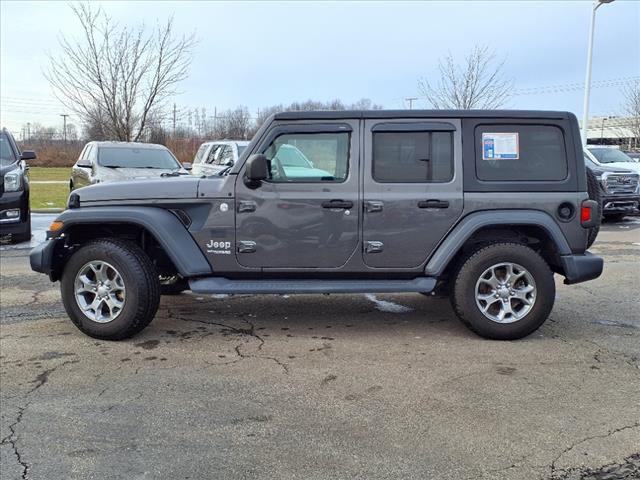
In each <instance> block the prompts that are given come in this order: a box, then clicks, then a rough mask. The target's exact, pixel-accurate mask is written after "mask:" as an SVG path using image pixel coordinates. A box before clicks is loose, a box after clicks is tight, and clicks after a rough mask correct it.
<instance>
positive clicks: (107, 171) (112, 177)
mask: <svg viewBox="0 0 640 480" xmlns="http://www.w3.org/2000/svg"><path fill="white" fill-rule="evenodd" d="M175 171H176V170H175V169H173V170H172V169H169V168H108V167H100V170H99V174H98V178H99V179H100V181H101V182H114V181H118V182H119V181H122V180H135V179H141V178H158V177H160V176H162V174H163V173H172V172H175ZM177 171H178V172H180V173H183V174H188V172H187V171H186V170H184V169H182V168H181V169H179V170H177Z"/></svg>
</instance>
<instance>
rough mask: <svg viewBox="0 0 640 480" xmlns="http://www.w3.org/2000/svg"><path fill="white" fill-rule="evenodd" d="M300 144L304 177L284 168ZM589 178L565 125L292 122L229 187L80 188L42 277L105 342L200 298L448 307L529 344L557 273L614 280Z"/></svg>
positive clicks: (361, 114)
mask: <svg viewBox="0 0 640 480" xmlns="http://www.w3.org/2000/svg"><path fill="white" fill-rule="evenodd" d="M292 147H295V149H296V150H297V151H299V152H301V153H302V154H303V156H304V158H305V159H307V160H308V163H304V162H303V163H301V164H300V165H298V166H296V168H290V167H287V166H286V165H283V162H284V160H283V159H284V158H287V155H285V154H283V152H288V151H290V150H291V148H292ZM588 175H590V174H588V173H587V171H586V169H585V164H584V158H583V155H582V146H581V143H580V133H579V130H578V123H577V121H576V118H575V117H574V115H572V114H570V113H566V112H543V111H445V110H438V111H415V110H414V111H406V110H402V111H346V112H289V113H280V114H277V115H275V116H272V117H271V118H269V119H268V121H267V122H265V124H264V125H263V126H262V127H261V129H260V130H259V131H258V132H257V133H256V135H255V137H254V138H253V140H252V141H251V143H250V144H249V146H248V147H247V148H246V150H245V151H244V152H243V154H242V155H241V156H240V158H239V160H238V161H237V162H235V163H234V165H233V166H231V167H230V168H229V169H228V170H226V171H223V172H222V174H219V175H212V176H207V177H193V176H189V177H172V178H162V179H158V180H149V181H146V182H136V181H129V182H119V183H114V184H105V185H95V186H91V187H88V188H83V189H80V190H77V191H74V192H73V193H72V194H71V195H70V197H69V205H68V207H69V208H68V210H66V211H65V212H63V213H62V214H61V215H60V216H59V217H58V218H57V219H56V221H55V222H53V224H52V225H51V227H50V231H49V234H48V236H49V240H48V241H47V242H45V243H44V244H42V245H40V246H38V247H37V248H35V249H34V250H33V251H32V252H31V266H32V268H33V269H34V270H35V271H38V272H43V273H46V274H47V275H49V277H50V279H51V280H52V281H56V280H59V281H60V284H61V292H62V301H63V303H64V306H65V308H66V311H67V313H68V314H69V317H70V318H71V320H72V321H73V322H74V324H75V325H76V326H77V327H78V328H79V329H80V330H82V331H83V332H85V333H86V334H88V335H90V336H93V337H96V338H104V339H111V340H115V339H122V338H127V337H130V336H132V335H134V334H136V333H137V332H139V331H140V330H142V329H143V328H144V327H145V326H146V325H148V324H149V322H150V321H151V320H152V319H153V317H154V315H155V313H156V310H157V309H158V302H159V299H160V295H161V293H162V292H165V293H177V292H180V291H182V290H186V289H190V290H192V291H193V292H195V293H201V294H213V293H228V294H233V293H253V294H266V293H277V294H279V293H304V294H310V293H364V292H372V293H385V292H416V293H423V294H445V295H448V296H449V297H450V298H451V302H452V305H453V308H454V310H455V312H456V314H457V315H458V316H459V317H460V319H461V320H462V321H463V322H464V323H465V324H466V325H467V326H469V328H471V329H472V330H473V331H475V332H476V333H478V334H480V335H482V336H484V337H487V338H493V339H517V338H521V337H524V336H526V335H528V334H530V333H531V332H533V331H535V330H536V329H537V328H538V327H540V325H542V323H543V322H544V321H545V320H546V318H547V317H548V315H549V313H550V312H551V309H552V307H553V303H554V300H555V282H554V274H558V275H561V276H563V277H564V281H565V283H567V284H572V283H578V282H583V281H586V280H591V279H594V278H596V277H598V276H599V275H600V274H601V272H602V268H603V262H602V259H601V258H599V257H597V256H595V255H592V254H590V253H589V252H587V248H588V246H589V245H590V243H591V242H593V240H594V237H595V235H594V234H593V232H597V227H598V226H599V225H598V222H599V219H600V212H599V206H598V203H597V201H596V200H594V198H593V192H591V191H590V188H591V187H589V186H588V185H592V184H595V186H596V188H597V181H595V180H594V179H593V178H591V177H590V178H591V180H592V181H591V182H588V178H587V177H588Z"/></svg>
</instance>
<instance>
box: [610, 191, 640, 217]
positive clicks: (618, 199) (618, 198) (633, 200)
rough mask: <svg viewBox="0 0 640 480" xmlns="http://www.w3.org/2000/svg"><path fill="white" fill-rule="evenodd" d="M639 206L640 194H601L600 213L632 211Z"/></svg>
mask: <svg viewBox="0 0 640 480" xmlns="http://www.w3.org/2000/svg"><path fill="white" fill-rule="evenodd" d="M638 208H640V195H603V196H602V213H633V212H635V211H636V210H637V209H638Z"/></svg>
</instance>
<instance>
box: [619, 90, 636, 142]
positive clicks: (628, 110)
mask: <svg viewBox="0 0 640 480" xmlns="http://www.w3.org/2000/svg"><path fill="white" fill-rule="evenodd" d="M622 96H623V99H624V103H623V104H622V110H623V112H624V115H625V116H628V117H629V120H628V125H627V127H628V129H629V130H630V131H631V135H632V138H631V142H630V143H631V145H633V146H634V148H640V81H637V80H636V81H635V82H633V83H630V84H628V85H626V86H625V87H624V88H623V89H622Z"/></svg>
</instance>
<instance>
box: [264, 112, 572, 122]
mask: <svg viewBox="0 0 640 480" xmlns="http://www.w3.org/2000/svg"><path fill="white" fill-rule="evenodd" d="M571 116H573V114H572V113H570V112H561V111H549V110H323V111H308V112H303V111H295V112H281V113H276V114H275V115H274V117H273V118H274V120H333V119H341V118H423V117H424V118H536V119H538V118H545V119H554V120H558V119H566V118H569V117H571Z"/></svg>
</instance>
